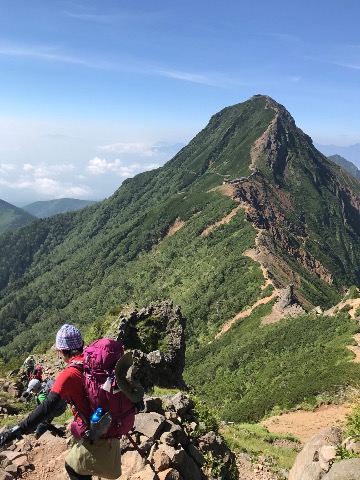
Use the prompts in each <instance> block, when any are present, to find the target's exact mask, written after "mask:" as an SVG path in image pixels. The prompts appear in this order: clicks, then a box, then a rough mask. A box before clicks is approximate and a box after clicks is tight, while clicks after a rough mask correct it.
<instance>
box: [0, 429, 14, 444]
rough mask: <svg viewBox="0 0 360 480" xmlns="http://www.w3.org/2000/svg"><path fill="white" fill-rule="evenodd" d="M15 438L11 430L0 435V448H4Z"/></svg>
mask: <svg viewBox="0 0 360 480" xmlns="http://www.w3.org/2000/svg"><path fill="white" fill-rule="evenodd" d="M15 438H16V435H15V434H14V432H12V431H11V430H8V431H7V432H2V433H0V447H4V446H5V445H7V444H8V443H10V442H11V441H12V440H14V439H15Z"/></svg>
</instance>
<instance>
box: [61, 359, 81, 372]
mask: <svg viewBox="0 0 360 480" xmlns="http://www.w3.org/2000/svg"><path fill="white" fill-rule="evenodd" d="M69 367H74V368H76V369H77V370H79V371H80V372H83V371H84V364H83V362H80V361H74V362H70V363H69V364H68V365H66V367H65V368H69Z"/></svg>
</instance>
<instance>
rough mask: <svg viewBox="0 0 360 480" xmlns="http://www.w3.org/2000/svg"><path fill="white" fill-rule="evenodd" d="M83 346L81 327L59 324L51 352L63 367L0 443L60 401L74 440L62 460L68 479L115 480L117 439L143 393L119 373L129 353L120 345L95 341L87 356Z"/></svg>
mask: <svg viewBox="0 0 360 480" xmlns="http://www.w3.org/2000/svg"><path fill="white" fill-rule="evenodd" d="M83 348H84V342H83V339H82V336H81V333H80V331H79V330H78V329H77V328H76V327H75V326H73V325H69V324H65V325H63V326H62V327H61V328H60V330H59V331H58V332H57V335H56V350H57V352H58V356H59V357H60V358H61V359H63V360H64V361H65V363H67V367H66V368H65V369H64V370H63V371H62V372H61V373H60V374H59V375H58V377H57V378H56V380H55V383H54V385H53V386H52V388H51V391H50V393H49V394H48V395H47V397H46V399H45V400H44V401H43V402H42V403H40V405H39V406H38V407H37V408H36V409H35V410H34V411H33V412H32V413H30V415H29V416H28V417H27V418H25V420H23V421H22V422H20V424H19V425H15V426H13V427H12V428H11V429H10V430H9V431H5V432H2V433H0V447H1V446H3V445H6V444H7V443H9V442H11V441H12V440H14V439H15V438H19V437H20V436H21V434H23V433H28V432H31V431H32V430H33V429H34V428H35V427H36V426H37V425H39V424H41V422H44V421H45V420H46V419H47V417H48V416H49V415H50V414H52V415H53V414H54V412H55V410H56V409H57V408H58V407H59V405H60V404H61V402H62V401H63V400H64V399H65V400H66V402H67V403H68V404H70V405H71V407H72V410H73V414H74V422H73V423H72V424H71V433H72V434H73V435H74V437H75V438H76V439H77V440H79V442H78V444H77V445H74V446H73V447H72V448H71V450H70V451H69V453H68V455H67V456H66V459H65V469H66V471H67V473H68V475H69V478H70V479H71V480H91V478H92V475H97V476H100V477H105V478H108V479H116V478H118V477H119V476H120V475H121V463H120V461H121V456H120V441H119V438H120V437H121V436H122V435H124V434H127V433H128V432H129V430H130V429H131V428H132V426H133V424H134V417H135V413H136V402H141V400H142V397H143V393H144V392H143V389H142V387H141V385H139V384H138V383H136V382H134V383H132V379H131V378H130V379H129V380H128V379H127V378H126V377H125V375H124V371H123V367H124V365H122V364H121V361H122V360H125V361H124V362H122V363H124V364H125V366H126V368H127V366H128V365H130V363H131V362H129V363H128V365H126V364H127V362H128V357H127V355H128V354H127V355H123V354H124V348H123V346H122V344H121V343H119V342H117V341H115V340H109V339H105V338H104V339H100V340H97V341H96V342H94V343H93V344H91V345H90V346H88V347H86V349H85V352H86V355H84V353H83ZM120 359H121V360H120ZM116 366H117V368H115V367H116ZM119 387H121V390H120V388H119ZM125 391H126V396H125V394H124V393H123V392H125ZM95 403H97V405H96V406H94V405H95ZM124 406H126V411H124V410H123V407H124ZM98 407H99V408H98ZM101 409H102V410H103V415H102V416H101V417H100V420H99V422H98V423H96V425H97V426H96V428H94V429H93V422H94V420H92V421H90V419H91V418H92V417H94V415H93V414H94V412H95V410H97V411H101Z"/></svg>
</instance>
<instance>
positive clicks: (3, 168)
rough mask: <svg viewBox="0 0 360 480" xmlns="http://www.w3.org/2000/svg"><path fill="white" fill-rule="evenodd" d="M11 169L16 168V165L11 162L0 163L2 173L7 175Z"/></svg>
mask: <svg viewBox="0 0 360 480" xmlns="http://www.w3.org/2000/svg"><path fill="white" fill-rule="evenodd" d="M11 170H15V167H14V165H11V164H10V163H0V173H1V174H2V175H6V174H7V173H9V172H10V171H11Z"/></svg>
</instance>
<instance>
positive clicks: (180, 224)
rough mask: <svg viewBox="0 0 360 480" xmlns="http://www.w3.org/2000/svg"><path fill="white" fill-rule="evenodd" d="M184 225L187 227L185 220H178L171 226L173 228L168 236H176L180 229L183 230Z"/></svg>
mask: <svg viewBox="0 0 360 480" xmlns="http://www.w3.org/2000/svg"><path fill="white" fill-rule="evenodd" d="M184 225H185V222H184V221H183V220H180V218H176V219H175V222H174V223H173V225H171V227H170V228H169V230H168V232H167V234H166V236H167V237H171V235H174V233H176V232H177V231H178V230H180V228H182V227H183V226H184Z"/></svg>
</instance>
